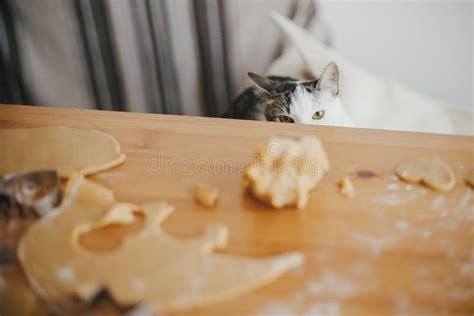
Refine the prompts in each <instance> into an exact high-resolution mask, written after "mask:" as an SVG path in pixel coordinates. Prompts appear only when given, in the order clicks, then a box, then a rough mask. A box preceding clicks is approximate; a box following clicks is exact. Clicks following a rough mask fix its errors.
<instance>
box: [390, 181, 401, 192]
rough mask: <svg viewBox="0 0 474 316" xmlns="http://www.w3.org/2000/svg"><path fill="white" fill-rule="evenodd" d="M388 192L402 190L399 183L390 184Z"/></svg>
mask: <svg viewBox="0 0 474 316" xmlns="http://www.w3.org/2000/svg"><path fill="white" fill-rule="evenodd" d="M387 190H389V191H398V190H400V185H399V184H398V183H389V184H387Z"/></svg>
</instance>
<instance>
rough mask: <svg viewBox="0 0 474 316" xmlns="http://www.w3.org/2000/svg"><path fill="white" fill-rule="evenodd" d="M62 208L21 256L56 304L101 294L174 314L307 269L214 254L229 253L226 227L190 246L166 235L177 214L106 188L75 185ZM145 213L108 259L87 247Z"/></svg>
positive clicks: (28, 238) (291, 257)
mask: <svg viewBox="0 0 474 316" xmlns="http://www.w3.org/2000/svg"><path fill="white" fill-rule="evenodd" d="M70 181H71V182H72V183H70V185H69V186H68V191H67V192H66V198H65V200H64V202H63V204H62V205H61V206H60V207H59V208H58V209H57V210H56V212H53V215H52V216H50V217H46V218H42V219H41V220H39V222H37V223H36V224H35V225H33V226H32V227H31V228H30V229H29V230H28V231H27V233H26V234H25V235H24V237H23V238H22V239H21V241H20V243H19V246H18V257H19V259H20V262H21V264H22V267H23V269H24V271H25V273H26V275H27V277H28V279H29V281H30V284H31V285H32V286H33V287H34V289H35V290H36V292H37V293H38V294H40V295H41V296H42V297H43V298H45V299H46V300H48V301H50V302H54V301H59V300H61V299H64V298H67V297H70V296H72V295H77V296H79V297H80V298H82V299H84V300H90V299H92V298H93V297H94V296H95V295H96V294H97V293H98V292H99V291H100V289H102V288H106V289H107V290H108V291H109V293H110V295H111V297H113V299H114V300H115V301H116V302H117V303H119V304H121V305H127V306H130V305H134V304H138V303H142V304H145V305H147V306H151V307H152V308H153V311H175V310H182V309H187V308H192V307H196V306H201V305H205V304H209V303H212V302H216V301H221V300H224V299H228V298H232V297H236V296H238V295H240V294H242V293H245V292H247V291H250V290H252V289H254V288H257V287H259V286H262V285H264V284H267V283H269V282H271V281H273V280H275V279H276V278H277V277H279V276H280V275H281V274H283V273H284V272H286V271H287V270H289V269H291V268H293V267H296V266H298V265H300V264H302V263H303V260H304V257H303V255H301V254H299V253H286V254H281V255H277V256H270V257H267V258H262V259H255V258H246V257H237V256H230V255H225V254H217V253H213V252H212V250H213V249H215V248H222V247H225V246H226V244H227V235H228V230H227V228H226V226H222V225H210V226H208V227H206V229H205V231H204V233H203V234H202V235H200V236H197V237H195V238H192V239H184V240H182V239H176V238H174V237H172V236H170V235H168V234H167V233H165V232H164V231H162V230H161V229H160V225H161V223H162V222H163V221H164V220H165V219H166V218H167V217H168V216H169V215H170V214H171V213H172V212H173V207H172V206H170V205H169V204H167V203H166V202H156V203H150V204H146V205H141V206H137V205H133V204H129V203H117V202H116V201H115V200H114V196H113V194H112V192H111V191H109V190H108V189H106V188H104V187H102V186H100V185H98V184H96V183H93V182H91V181H89V180H87V179H85V178H83V177H78V178H73V179H72V180H70ZM137 212H140V213H142V215H143V218H144V224H143V226H142V228H141V230H139V231H138V232H136V233H135V234H133V235H129V236H127V237H126V238H125V239H124V240H122V244H121V245H120V246H119V247H118V248H115V249H113V250H110V251H106V252H101V253H97V252H93V251H90V250H89V249H87V248H84V246H83V244H82V243H80V236H82V235H83V234H85V233H88V232H90V231H91V230H93V229H100V228H103V227H105V226H107V225H109V224H111V223H114V224H117V223H121V224H126V223H130V222H131V221H133V218H134V217H133V216H132V215H133V214H136V213H137Z"/></svg>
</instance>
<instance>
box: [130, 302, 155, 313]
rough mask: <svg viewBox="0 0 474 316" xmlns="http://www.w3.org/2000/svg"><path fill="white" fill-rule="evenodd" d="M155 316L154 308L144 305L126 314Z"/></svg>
mask: <svg viewBox="0 0 474 316" xmlns="http://www.w3.org/2000/svg"><path fill="white" fill-rule="evenodd" d="M154 314H155V313H154V312H153V307H152V306H151V305H150V304H145V303H142V304H139V305H138V306H136V307H134V308H133V309H132V310H131V311H129V312H128V313H126V314H125V316H153V315H154Z"/></svg>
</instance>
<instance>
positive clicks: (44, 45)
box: [10, 0, 95, 108]
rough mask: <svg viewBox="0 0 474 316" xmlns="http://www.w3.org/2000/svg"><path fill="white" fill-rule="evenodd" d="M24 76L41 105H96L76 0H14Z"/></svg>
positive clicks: (34, 98) (36, 101)
mask: <svg viewBox="0 0 474 316" xmlns="http://www.w3.org/2000/svg"><path fill="white" fill-rule="evenodd" d="M10 3H11V4H12V5H13V9H14V14H15V16H16V17H17V18H16V19H15V22H16V28H17V32H18V34H17V35H18V36H17V40H18V45H19V54H20V59H21V63H22V67H23V72H24V76H23V77H24V78H25V81H26V85H27V88H28V91H29V92H30V93H31V94H32V96H33V101H34V102H35V104H38V105H48V106H60V107H81V108H95V105H94V103H95V100H94V98H93V94H92V90H91V84H90V82H89V79H90V78H89V75H88V73H87V65H86V62H85V56H84V54H83V48H82V46H81V45H82V44H81V40H80V36H79V31H78V28H77V24H76V23H75V20H76V18H75V15H74V9H73V6H72V3H71V2H70V1H64V0H48V1H37V0H21V1H10Z"/></svg>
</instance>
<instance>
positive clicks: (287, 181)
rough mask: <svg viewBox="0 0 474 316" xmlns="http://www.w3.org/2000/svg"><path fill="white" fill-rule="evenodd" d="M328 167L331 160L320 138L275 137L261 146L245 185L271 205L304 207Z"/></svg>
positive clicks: (246, 174)
mask: <svg viewBox="0 0 474 316" xmlns="http://www.w3.org/2000/svg"><path fill="white" fill-rule="evenodd" d="M328 170H329V161H328V158H327V155H326V152H325V151H324V148H323V145H322V144H321V142H320V141H319V139H318V138H316V137H309V136H308V137H303V138H301V139H294V138H273V139H270V140H269V141H268V142H267V143H266V144H265V145H264V146H262V147H261V148H260V149H258V151H257V153H256V154H255V157H254V159H253V160H252V162H251V164H249V166H248V167H247V169H246V171H245V174H244V180H243V185H244V187H245V188H246V189H247V190H248V191H249V192H250V194H252V195H253V196H254V197H255V198H256V199H258V200H260V201H262V202H263V203H266V204H269V205H270V206H273V207H275V208H281V207H285V206H296V207H298V208H299V209H303V208H305V207H306V204H307V203H308V196H309V192H310V191H311V190H312V189H313V188H314V187H315V186H316V185H317V184H318V183H319V181H321V179H322V178H323V176H324V174H325V173H326V172H327V171H328Z"/></svg>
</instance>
